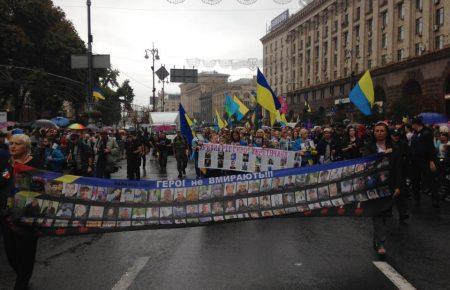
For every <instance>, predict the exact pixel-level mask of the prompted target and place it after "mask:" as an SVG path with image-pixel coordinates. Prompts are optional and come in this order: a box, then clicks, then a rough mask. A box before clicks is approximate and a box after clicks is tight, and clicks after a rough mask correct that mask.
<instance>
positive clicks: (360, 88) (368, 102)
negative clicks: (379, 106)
mask: <svg viewBox="0 0 450 290" xmlns="http://www.w3.org/2000/svg"><path fill="white" fill-rule="evenodd" d="M349 98H350V101H351V102H352V103H353V104H354V105H355V106H356V107H357V108H358V109H359V110H360V111H361V112H362V113H363V114H364V115H366V116H368V115H371V114H372V107H373V104H374V102H375V90H374V88H373V81H372V77H371V76H370V72H369V71H366V73H365V74H364V75H363V76H362V78H361V79H360V80H359V81H358V83H357V84H356V86H355V87H354V88H353V89H352V91H351V92H350V95H349Z"/></svg>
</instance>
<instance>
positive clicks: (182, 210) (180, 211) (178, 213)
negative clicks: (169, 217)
mask: <svg viewBox="0 0 450 290" xmlns="http://www.w3.org/2000/svg"><path fill="white" fill-rule="evenodd" d="M173 216H174V217H175V218H183V217H186V207H184V206H174V207H173Z"/></svg>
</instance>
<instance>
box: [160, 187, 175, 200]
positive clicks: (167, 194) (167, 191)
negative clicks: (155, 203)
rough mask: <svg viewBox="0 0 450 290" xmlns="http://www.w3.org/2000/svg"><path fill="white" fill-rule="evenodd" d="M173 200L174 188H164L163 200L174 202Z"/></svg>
mask: <svg viewBox="0 0 450 290" xmlns="http://www.w3.org/2000/svg"><path fill="white" fill-rule="evenodd" d="M172 201H173V189H172V188H164V189H163V190H162V196H161V202H165V203H168V202H172Z"/></svg>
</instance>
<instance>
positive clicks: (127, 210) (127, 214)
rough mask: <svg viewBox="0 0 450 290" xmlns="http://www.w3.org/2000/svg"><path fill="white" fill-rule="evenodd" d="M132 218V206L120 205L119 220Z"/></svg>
mask: <svg viewBox="0 0 450 290" xmlns="http://www.w3.org/2000/svg"><path fill="white" fill-rule="evenodd" d="M130 219H131V207H119V220H130Z"/></svg>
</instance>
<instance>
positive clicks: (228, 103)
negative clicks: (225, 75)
mask: <svg viewBox="0 0 450 290" xmlns="http://www.w3.org/2000/svg"><path fill="white" fill-rule="evenodd" d="M238 110H239V106H238V105H237V104H236V103H235V102H234V101H233V98H232V97H231V96H230V95H229V94H225V112H227V115H228V118H230V117H231V116H233V115H234V114H235V113H236V112H237V111H238Z"/></svg>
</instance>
